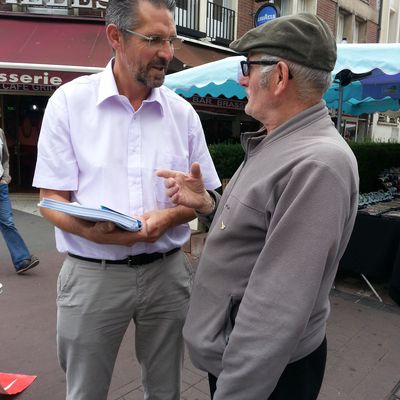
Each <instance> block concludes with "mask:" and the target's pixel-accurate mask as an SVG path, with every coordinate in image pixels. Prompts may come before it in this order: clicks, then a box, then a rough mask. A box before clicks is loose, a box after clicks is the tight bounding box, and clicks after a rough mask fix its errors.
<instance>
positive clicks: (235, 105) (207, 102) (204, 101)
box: [187, 95, 247, 111]
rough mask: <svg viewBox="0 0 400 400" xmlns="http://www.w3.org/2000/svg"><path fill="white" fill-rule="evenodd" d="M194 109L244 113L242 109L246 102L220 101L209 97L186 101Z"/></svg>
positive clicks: (195, 97) (198, 97) (235, 100)
mask: <svg viewBox="0 0 400 400" xmlns="http://www.w3.org/2000/svg"><path fill="white" fill-rule="evenodd" d="M187 100H188V101H189V102H190V103H191V104H192V105H193V106H194V107H196V106H199V107H205V108H214V109H225V110H235V111H244V107H245V106H246V103H247V101H246V100H237V99H221V98H219V97H211V96H204V97H201V96H196V95H195V96H193V97H191V98H190V99H187Z"/></svg>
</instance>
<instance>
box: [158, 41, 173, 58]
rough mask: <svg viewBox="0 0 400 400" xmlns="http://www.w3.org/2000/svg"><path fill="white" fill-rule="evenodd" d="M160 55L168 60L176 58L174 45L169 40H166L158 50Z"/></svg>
mask: <svg viewBox="0 0 400 400" xmlns="http://www.w3.org/2000/svg"><path fill="white" fill-rule="evenodd" d="M158 55H159V57H161V58H164V59H165V60H167V61H168V62H169V61H172V59H173V58H174V46H173V45H172V44H171V43H170V42H168V41H167V40H166V41H164V43H163V45H162V47H161V48H160V49H159V51H158Z"/></svg>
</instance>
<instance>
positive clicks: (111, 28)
mask: <svg viewBox="0 0 400 400" xmlns="http://www.w3.org/2000/svg"><path fill="white" fill-rule="evenodd" d="M106 35H107V39H108V43H110V46H111V47H112V48H113V49H114V50H116V49H117V48H119V47H120V46H121V39H122V35H121V33H120V31H119V30H118V28H117V26H116V25H114V24H109V25H107V27H106Z"/></svg>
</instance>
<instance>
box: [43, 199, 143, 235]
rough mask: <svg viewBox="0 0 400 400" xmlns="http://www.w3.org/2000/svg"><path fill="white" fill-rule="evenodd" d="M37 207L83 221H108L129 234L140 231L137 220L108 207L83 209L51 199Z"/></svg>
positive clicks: (75, 204)
mask: <svg viewBox="0 0 400 400" xmlns="http://www.w3.org/2000/svg"><path fill="white" fill-rule="evenodd" d="M38 206H39V207H44V208H49V209H51V210H55V211H60V212H63V213H66V214H69V215H72V216H73V217H77V218H81V219H85V220H88V221H93V222H99V221H102V222H105V221H110V222H113V223H114V224H116V225H117V226H118V227H120V228H121V229H124V230H126V231H130V232H137V231H140V229H141V227H142V223H141V221H140V220H139V219H137V218H133V217H130V216H129V215H125V214H122V213H119V212H117V211H114V210H111V209H110V208H108V207H105V206H101V207H100V208H91V207H85V206H82V205H80V204H78V203H66V202H63V201H57V200H52V199H45V198H44V199H42V201H41V202H40V203H39V204H38Z"/></svg>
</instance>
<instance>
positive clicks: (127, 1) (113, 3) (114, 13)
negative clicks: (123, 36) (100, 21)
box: [105, 0, 175, 29]
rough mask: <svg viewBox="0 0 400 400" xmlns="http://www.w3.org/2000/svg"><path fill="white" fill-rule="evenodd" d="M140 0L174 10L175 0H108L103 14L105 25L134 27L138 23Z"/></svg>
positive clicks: (124, 27) (123, 27) (121, 27)
mask: <svg viewBox="0 0 400 400" xmlns="http://www.w3.org/2000/svg"><path fill="white" fill-rule="evenodd" d="M141 2H148V3H150V4H151V5H153V6H154V7H157V8H166V9H167V10H169V11H170V12H171V13H174V11H175V0H109V2H108V6H107V9H106V14H105V21H106V25H109V24H114V25H116V26H117V27H118V28H120V29H135V28H136V27H137V26H138V25H139V24H140V21H139V7H140V3H141Z"/></svg>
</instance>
